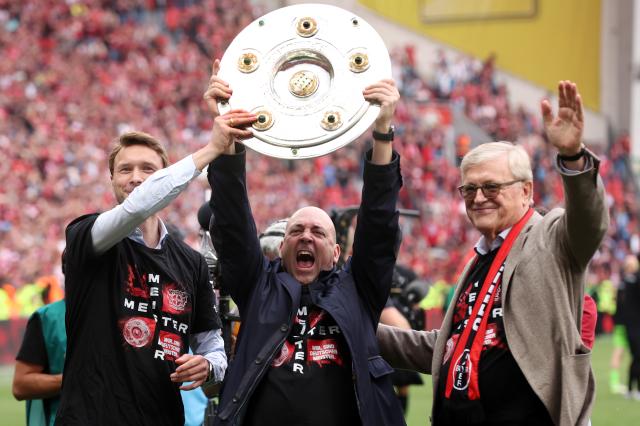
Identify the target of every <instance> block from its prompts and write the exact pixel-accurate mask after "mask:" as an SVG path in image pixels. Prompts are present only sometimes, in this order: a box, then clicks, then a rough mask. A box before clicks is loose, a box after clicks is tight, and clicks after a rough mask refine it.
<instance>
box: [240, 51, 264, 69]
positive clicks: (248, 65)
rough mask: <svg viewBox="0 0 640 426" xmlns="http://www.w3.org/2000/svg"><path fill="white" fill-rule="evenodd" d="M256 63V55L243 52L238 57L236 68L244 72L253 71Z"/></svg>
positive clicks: (256, 65) (256, 66)
mask: <svg viewBox="0 0 640 426" xmlns="http://www.w3.org/2000/svg"><path fill="white" fill-rule="evenodd" d="M258 65H260V64H259V63H258V57H257V56H256V55H255V54H253V53H243V54H242V55H240V57H239V58H238V69H239V70H240V71H242V72H243V73H245V74H246V73H250V72H254V71H255V70H256V69H258Z"/></svg>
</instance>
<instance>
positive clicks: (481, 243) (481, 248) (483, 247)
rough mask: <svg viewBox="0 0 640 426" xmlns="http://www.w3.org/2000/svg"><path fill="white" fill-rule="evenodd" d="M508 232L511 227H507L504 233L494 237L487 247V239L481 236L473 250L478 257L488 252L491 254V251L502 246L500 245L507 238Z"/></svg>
mask: <svg viewBox="0 0 640 426" xmlns="http://www.w3.org/2000/svg"><path fill="white" fill-rule="evenodd" d="M509 231H511V227H509V228H507V229H505V230H504V231H502V232H501V233H499V234H498V236H497V237H496V239H495V240H493V242H492V243H491V245H489V244H488V243H487V239H486V238H485V237H484V235H483V236H481V237H480V239H479V240H478V242H477V243H476V245H475V247H474V248H473V249H474V250H475V251H476V253H478V254H479V255H480V256H484V255H485V254H487V253H489V252H492V251H493V250H495V249H497V248H498V247H500V246H501V245H502V243H503V242H504V240H505V238H507V235H508V234H509Z"/></svg>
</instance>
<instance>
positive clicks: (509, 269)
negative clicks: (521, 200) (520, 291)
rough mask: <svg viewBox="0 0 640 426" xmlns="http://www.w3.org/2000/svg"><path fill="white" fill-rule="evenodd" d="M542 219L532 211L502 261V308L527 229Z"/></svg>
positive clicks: (527, 235) (521, 254)
mask: <svg viewBox="0 0 640 426" xmlns="http://www.w3.org/2000/svg"><path fill="white" fill-rule="evenodd" d="M541 219H542V216H541V215H540V213H538V212H534V213H533V216H531V219H529V222H528V223H527V224H526V225H525V227H524V229H523V230H522V231H521V232H520V235H518V238H516V240H515V242H514V244H513V247H511V250H510V251H509V254H508V255H507V260H506V261H505V263H504V274H503V275H502V284H501V286H502V307H503V309H504V301H505V300H506V294H507V291H508V290H509V285H510V284H511V277H512V276H513V273H514V272H515V270H516V266H518V264H519V263H520V261H521V259H522V256H523V255H524V243H525V241H526V240H527V238H528V237H529V231H531V228H532V227H533V225H535V224H536V223H537V222H538V221H540V220H541Z"/></svg>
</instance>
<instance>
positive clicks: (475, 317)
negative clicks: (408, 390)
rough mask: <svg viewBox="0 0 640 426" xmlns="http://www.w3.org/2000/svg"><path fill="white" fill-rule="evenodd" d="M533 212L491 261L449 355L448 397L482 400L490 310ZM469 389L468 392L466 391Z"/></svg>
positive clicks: (521, 220)
mask: <svg viewBox="0 0 640 426" xmlns="http://www.w3.org/2000/svg"><path fill="white" fill-rule="evenodd" d="M532 215H533V209H531V208H530V209H529V210H528V211H527V213H525V215H524V216H523V217H522V218H521V219H520V220H519V221H518V223H516V224H515V225H514V226H513V228H511V230H510V231H509V234H508V235H507V238H506V239H505V240H504V242H503V243H502V245H501V246H500V248H499V249H498V253H497V254H496V257H495V259H494V260H493V262H491V266H490V267H489V272H488V273H487V276H486V277H485V279H484V282H483V284H482V287H481V289H480V294H479V296H478V298H477V302H476V304H475V305H474V307H473V311H472V312H471V315H470V316H469V319H468V322H467V326H466V327H465V328H464V330H463V331H462V334H461V335H460V338H459V339H458V342H457V343H456V346H455V349H454V351H453V355H452V357H451V358H450V365H449V371H448V374H447V385H446V388H445V395H444V396H445V399H453V398H452V397H455V398H456V399H457V400H469V401H473V400H479V399H480V387H479V383H478V367H479V365H480V354H481V352H482V346H483V344H484V340H485V335H486V329H487V322H488V319H489V313H490V312H491V308H492V306H493V301H494V300H495V297H494V294H495V293H496V290H497V288H498V287H499V286H500V284H501V282H502V273H503V271H504V263H505V260H506V259H507V255H508V254H509V252H510V251H511V247H513V243H514V242H515V240H516V238H517V237H518V235H519V234H520V231H522V228H524V225H525V224H526V223H527V222H528V221H529V218H530V217H531V216H532ZM465 390H466V392H465Z"/></svg>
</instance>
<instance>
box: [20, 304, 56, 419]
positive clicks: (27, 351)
mask: <svg viewBox="0 0 640 426" xmlns="http://www.w3.org/2000/svg"><path fill="white" fill-rule="evenodd" d="M16 359H17V360H18V361H22V362H26V363H27V364H35V365H40V366H42V367H43V370H42V373H43V374H49V357H48V356H47V347H46V345H45V343H44V335H43V334H42V321H41V320H40V315H39V314H38V313H37V312H35V313H34V314H33V315H31V317H30V318H29V321H28V322H27V327H26V328H25V330H24V337H23V338H22V344H21V345H20V350H19V351H18V355H16ZM42 404H43V407H44V412H45V413H49V404H50V400H49V398H45V399H43V400H42ZM48 417H49V416H48V414H47V424H49V418H48Z"/></svg>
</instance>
